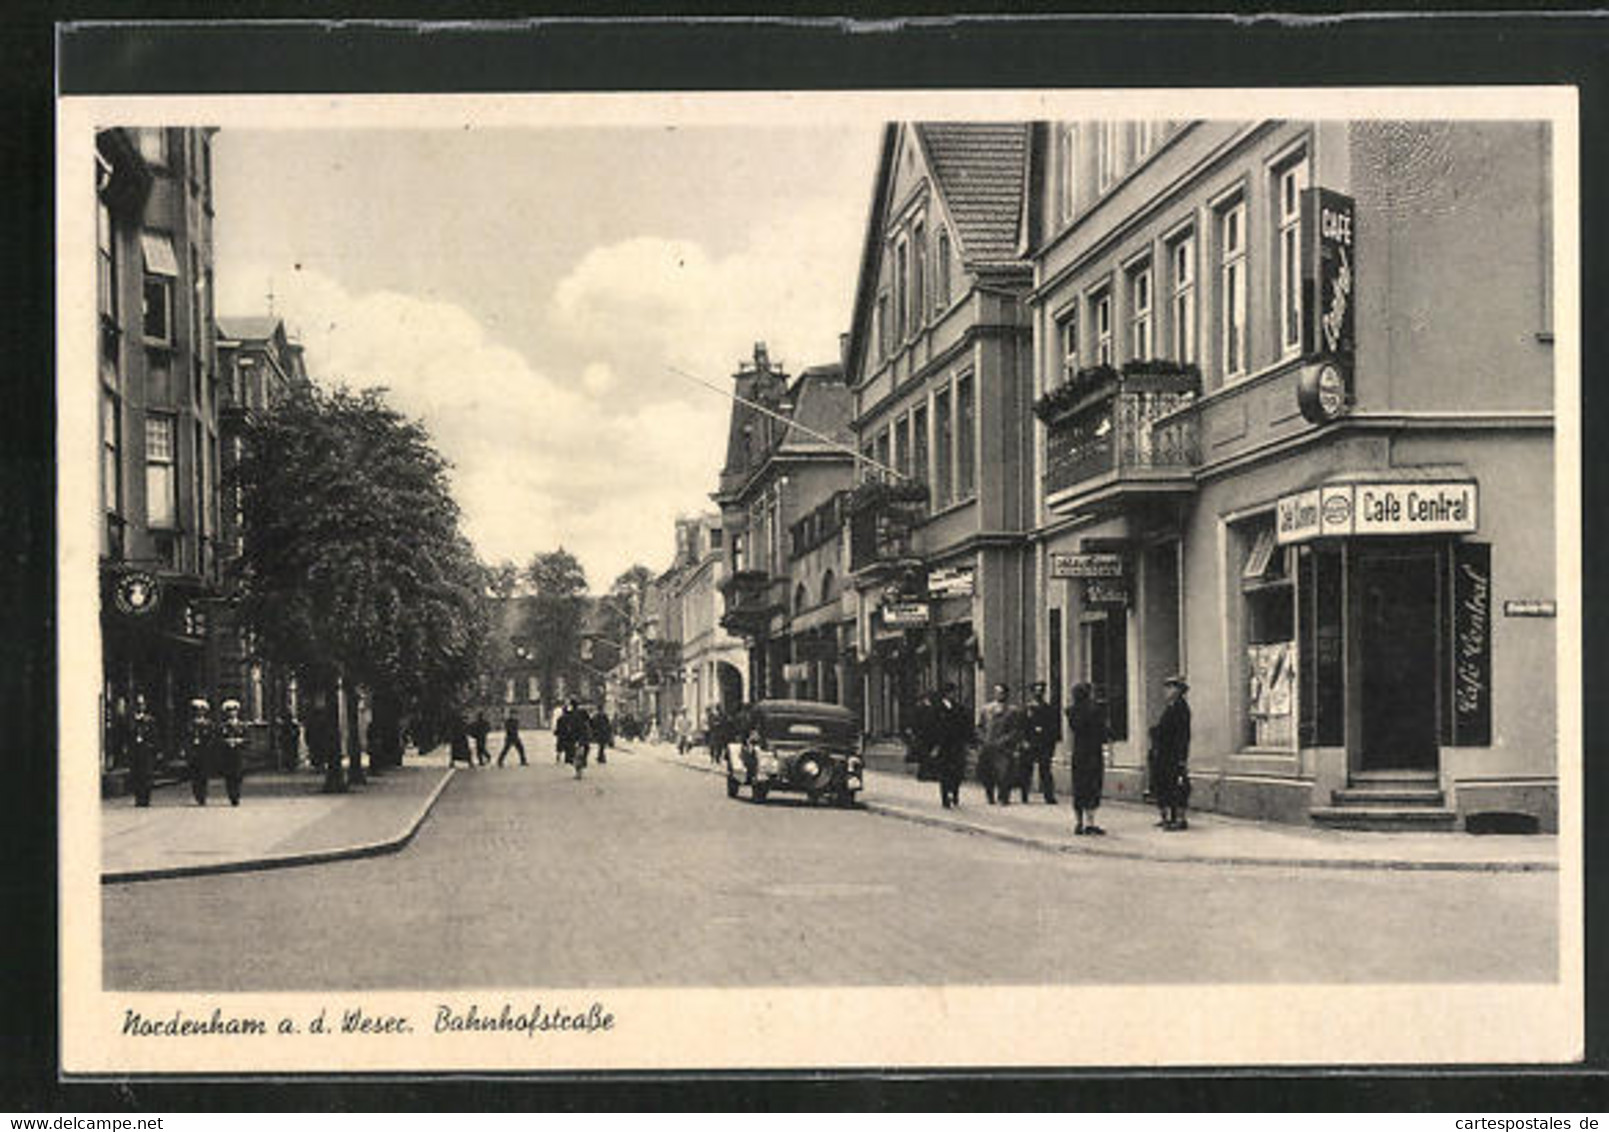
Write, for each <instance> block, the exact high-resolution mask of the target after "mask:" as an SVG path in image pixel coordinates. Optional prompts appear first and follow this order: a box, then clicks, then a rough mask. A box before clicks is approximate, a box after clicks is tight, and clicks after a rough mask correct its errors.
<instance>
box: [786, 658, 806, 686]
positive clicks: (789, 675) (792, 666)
mask: <svg viewBox="0 0 1609 1132" xmlns="http://www.w3.org/2000/svg"><path fill="white" fill-rule="evenodd" d="M782 678H783V679H784V680H789V681H801V682H802V681H805V680H808V679H810V666H809V665H808V664H805V663H803V662H802V661H799V662H793V661H790V662H789V663H787V664H784V665H783V666H782Z"/></svg>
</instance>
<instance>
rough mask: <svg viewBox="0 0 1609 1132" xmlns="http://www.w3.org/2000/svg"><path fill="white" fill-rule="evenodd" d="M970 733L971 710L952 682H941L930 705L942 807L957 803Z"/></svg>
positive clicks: (934, 756) (970, 737)
mask: <svg viewBox="0 0 1609 1132" xmlns="http://www.w3.org/2000/svg"><path fill="white" fill-rule="evenodd" d="M972 735H973V732H972V713H971V712H969V711H968V710H967V708H966V705H965V704H963V703H962V702H961V697H960V696H959V694H958V693H957V690H956V686H955V684H953V683H949V684H945V685H944V688H943V690H942V691H941V692H940V693H939V696H938V699H937V700H936V701H935V702H934V705H933V717H932V737H933V748H934V750H933V755H932V758H933V759H934V761H935V763H937V766H938V775H939V801H940V802H942V803H943V804H944V808H945V809H946V810H947V809H949V808H950V807H951V806H959V805H960V804H961V780H962V779H963V778H965V777H966V773H967V747H968V746H969V745H970V744H971V742H972Z"/></svg>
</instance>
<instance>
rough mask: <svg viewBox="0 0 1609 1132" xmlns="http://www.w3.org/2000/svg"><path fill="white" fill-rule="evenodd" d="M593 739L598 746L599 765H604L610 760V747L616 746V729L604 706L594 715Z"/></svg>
mask: <svg viewBox="0 0 1609 1132" xmlns="http://www.w3.org/2000/svg"><path fill="white" fill-rule="evenodd" d="M592 741H593V743H594V744H596V745H597V748H598V765H599V766H602V765H603V764H604V763H606V762H608V761H609V754H608V751H609V748H610V747H612V746H614V742H615V729H614V727H612V726H611V725H610V723H609V715H608V713H607V712H605V711H604V709H603V708H599V709H598V713H597V714H596V715H594V716H593V717H592Z"/></svg>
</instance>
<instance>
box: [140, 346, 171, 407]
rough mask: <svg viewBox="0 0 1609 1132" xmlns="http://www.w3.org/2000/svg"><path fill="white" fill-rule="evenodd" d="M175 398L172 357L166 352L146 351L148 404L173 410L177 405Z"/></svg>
mask: <svg viewBox="0 0 1609 1132" xmlns="http://www.w3.org/2000/svg"><path fill="white" fill-rule="evenodd" d="M175 398H176V390H175V389H174V387H173V357H172V355H171V354H169V353H168V352H167V351H166V350H147V351H145V400H146V403H147V404H149V405H160V406H163V407H164V408H172V407H173V406H174V405H175V404H176V400H175Z"/></svg>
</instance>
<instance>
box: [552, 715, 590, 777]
mask: <svg viewBox="0 0 1609 1132" xmlns="http://www.w3.org/2000/svg"><path fill="white" fill-rule="evenodd" d="M590 727H591V723H590V721H589V720H588V719H587V713H586V711H585V710H583V709H582V707H581V702H580V701H579V700H577V699H575V698H574V697H573V696H572V697H571V699H570V702H569V703H568V704H566V705H565V708H564V713H563V714H562V715H560V716H559V724H558V726H557V727H556V728H554V731H555V732H556V733H557V737H558V741H559V750H560V751H561V752H563V755H564V761H565V762H567V763H569V764H570V765H571V766H573V767H575V776H576V777H577V778H580V777H581V774H582V772H583V771H584V770H586V767H587V746H588V743H589V742H590V739H591V736H590V735H589V729H590Z"/></svg>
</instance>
